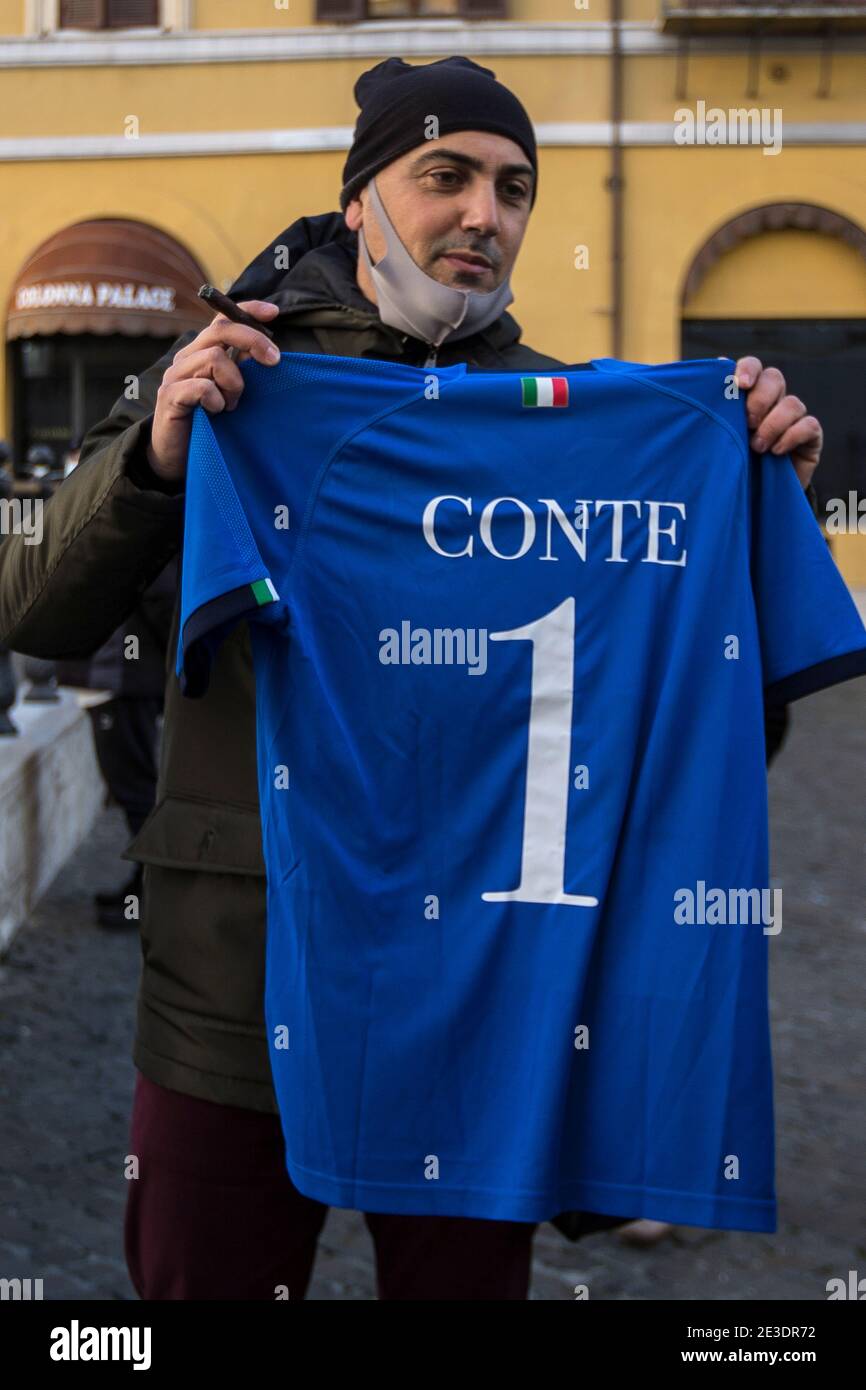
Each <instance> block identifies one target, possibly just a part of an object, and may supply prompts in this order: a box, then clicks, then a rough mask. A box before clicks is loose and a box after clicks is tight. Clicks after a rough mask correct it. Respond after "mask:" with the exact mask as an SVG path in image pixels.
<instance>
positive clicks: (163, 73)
mask: <svg viewBox="0 0 866 1390" xmlns="http://www.w3.org/2000/svg"><path fill="white" fill-rule="evenodd" d="M810 15H811V16H812V17H811V18H810ZM453 53H461V54H465V55H466V56H468V57H471V58H473V59H475V60H476V61H478V62H480V63H483V64H485V65H486V66H489V67H492V68H493V69H494V70H495V71H496V74H497V76H498V77H499V78H500V80H502V81H503V82H505V83H506V84H507V85H508V86H509V87H511V88H512V89H513V90H514V92H515V93H516V94H517V95H518V96H519V97H520V99H521V101H522V102H523V103H524V105H525V106H526V108H527V110H528V112H529V114H530V116H531V118H532V120H533V122H534V124H535V127H536V132H537V137H538V144H539V161H540V166H539V167H540V173H539V178H540V183H539V196H538V200H537V203H536V206H535V209H534V211H533V214H532V217H531V218H530V223H529V227H528V230H527V234H526V238H525V241H524V244H523V247H522V249H521V252H520V255H519V257H518V261H517V265H516V267H515V273H514V275H513V277H512V285H513V288H514V293H515V302H514V304H513V305H512V312H513V314H514V316H515V318H517V320H518V321H519V322H520V324H521V325H522V328H523V336H524V339H525V340H526V341H527V342H528V343H530V344H531V345H532V346H533V347H536V348H537V349H539V350H540V351H543V352H546V353H550V354H552V355H554V356H557V357H560V358H562V359H563V360H565V361H567V362H578V361H583V360H586V359H587V358H589V357H593V356H595V357H598V356H619V357H623V358H628V359H631V360H634V361H663V360H671V359H674V358H678V357H681V356H710V355H716V354H717V353H727V354H729V355H731V356H740V355H742V354H743V353H744V352H747V351H748V352H751V351H757V352H758V355H759V356H762V357H763V360H765V361H766V362H774V363H776V362H778V365H780V366H782V369H783V371H785V373H786V377H787V378H788V380H789V383H790V385H789V389H792V390H795V391H796V393H797V394H799V395H801V396H802V398H803V399H804V400H805V401H806V403H807V405H808V407H809V409H810V410H812V411H814V413H816V414H818V415H819V416H820V418H821V419H822V422H823V423H824V424H825V427H826V429H827V445H826V449H825V461H824V463H822V467H821V469H820V470H819V473H818V475H816V483H817V482H818V481H819V480H821V484H822V486H821V489H819V492H820V495H821V497H822V502H823V505H824V506H825V507H827V506H828V505H829V501H830V499H831V498H834V497H836V498H838V497H843V496H844V498H845V500H846V503H849V505H848V512H847V516H848V524H847V526H846V527H845V528H844V529H843V530H841V531H840V533H839V534H834V535H832V537H831V544H832V546H833V551H834V555H835V557H836V560H837V563H838V564H839V567H840V569H841V570H842V573H843V575H844V576H845V577H846V579H847V580H848V581H849V582H850V583H851V584H852V585H856V586H862V585H866V501H864V503H863V510H864V515H863V517H862V519H860V528H861V529H860V530H858V524H857V523H858V515H857V505H858V501H859V499H866V418H864V410H866V407H864V397H866V390H864V386H866V0H853V2H852V3H848V4H840V5H838V6H829V7H828V6H827V5H823V4H816V5H815V6H814V7H813V9H812V10H810V8H809V6H803V5H799V6H798V7H797V12H796V15H795V16H792V14H791V13H790V7H789V6H787V5H785V4H781V5H775V6H774V5H772V4H764V5H763V6H762V7H761V9H760V13H758V11H757V10H756V9H755V7H754V5H753V4H751V3H749V2H742V0H741V3H739V4H734V3H732V0H717V3H716V4H711V3H704V0H701V4H700V5H698V4H697V3H696V0H671V3H668V4H665V3H663V2H662V0H579V3H575V0H568V2H566V0H501V2H498V0H438V2H437V0H381V3H377V0H366V3H365V0H357V2H356V0H318V3H317V0H286V3H282V0H153V3H150V0H126V3H124V0H0V84H2V95H3V100H2V102H0V221H2V231H3V235H2V238H0V299H2V302H3V304H4V306H5V307H4V314H5V325H6V332H5V335H4V348H5V354H4V371H3V373H2V374H0V433H2V436H3V437H4V438H5V439H6V440H7V441H8V442H9V443H10V444H11V445H12V447H13V453H14V454H16V455H17V454H20V453H21V451H22V450H24V449H26V448H27V447H29V446H30V445H32V444H33V443H35V442H43V443H47V444H50V445H52V446H54V447H56V448H58V449H62V448H63V447H64V446H65V443H66V442H68V439H69V437H70V436H71V435H73V434H75V433H76V432H78V431H80V430H81V429H82V428H86V427H87V426H88V425H89V424H92V423H94V420H95V419H96V418H99V415H100V414H104V413H105V412H104V410H102V409H100V410H99V413H98V414H96V415H93V414H92V412H93V410H94V409H95V408H96V405H97V403H98V402H100V401H102V400H105V399H108V400H109V401H110V400H112V399H114V398H115V397H116V396H118V395H120V394H121V392H122V390H123V386H124V378H125V376H126V375H127V373H128V372H129V371H135V370H138V369H140V367H141V366H143V365H146V364H147V363H148V362H150V361H153V360H154V359H155V358H156V357H157V356H159V355H160V354H161V352H162V351H164V348H163V347H162V346H161V343H162V342H163V341H165V340H166V339H167V338H168V339H169V340H170V339H172V338H173V337H176V336H177V333H178V332H180V331H183V327H186V326H190V325H191V324H192V323H193V322H194V321H195V315H196V313H198V312H200V310H199V306H198V305H197V304H196V302H195V298H194V291H195V288H197V285H196V284H195V283H194V282H195V281H196V280H197V278H198V277H199V276H200V278H201V279H202V280H203V279H208V280H211V281H212V282H213V283H215V284H216V285H218V286H220V287H222V288H227V287H228V285H229V284H231V282H232V281H233V280H234V279H235V278H236V277H237V275H238V274H239V273H240V271H241V270H242V269H243V267H244V266H245V265H246V264H247V263H248V262H249V261H250V260H251V259H252V258H253V257H254V256H255V255H256V254H257V253H258V252H259V251H260V250H261V249H262V248H263V247H265V246H266V245H268V244H269V243H270V242H272V241H273V239H274V238H275V236H276V235H277V233H278V232H279V231H280V230H281V229H282V228H284V227H286V226H287V225H288V224H289V223H290V222H292V221H293V220H294V219H295V218H296V217H301V216H304V215H313V214H317V213H322V212H328V211H333V210H335V209H337V208H338V195H339V189H340V183H341V179H340V172H341V169H342V165H343V162H344V160H345V156H346V151H347V149H348V146H349V143H350V141H351V134H352V127H353V125H354V121H355V117H356V107H355V103H354V99H353V94H352V89H353V85H354V82H355V80H356V79H357V77H358V76H359V75H360V73H361V72H363V71H364V70H365V69H367V68H368V67H370V66H372V65H373V64H374V63H376V62H378V61H381V59H383V58H386V57H389V56H392V55H397V56H400V57H403V58H405V59H407V60H408V61H418V62H422V63H423V62H430V61H433V60H434V59H436V58H441V57H447V56H449V55H450V54H453ZM100 222H101V223H103V224H104V227H103V231H104V236H103V237H101V239H100V238H97V239H96V240H94V238H93V236H92V235H91V229H90V228H89V227H88V228H86V229H81V228H80V224H82V223H86V224H92V223H100ZM76 228H79V230H78V231H76V230H75V229H76ZM70 248H71V249H70ZM100 256H102V257H103V260H102V262H100V259H99V258H100ZM136 256H137V257H138V261H137V262H135V258H136ZM88 257H90V259H89V260H88ZM143 259H147V263H148V265H149V266H150V268H151V278H152V281H153V283H151V284H150V286H149V287H148V286H145V287H144V290H142V291H141V293H140V294H139V295H138V296H137V297H136V296H133V297H132V298H131V299H130V297H129V293H128V288H129V285H130V283H131V281H134V282H135V283H136V284H138V285H139V288H140V280H141V277H138V279H136V276H135V275H134V274H133V272H132V270H131V269H130V264H131V262H135V263H136V264H137V263H140V262H142V260H143ZM88 277H89V279H88ZM160 277H161V278H160ZM172 277H174V280H175V281H176V282H177V284H182V285H185V286H186V293H184V292H183V291H182V290H181V292H180V293H179V294H175V298H174V301H173V307H171V308H170V307H169V303H168V301H167V300H166V299H165V298H164V292H165V291H164V286H162V281H166V283H167V282H168V280H170V279H171V278H172ZM61 282H63V283H66V284H67V290H68V284H69V283H72V282H74V284H75V285H76V286H78V287H79V289H77V290H75V293H83V291H81V289H80V286H81V285H84V284H85V282H86V283H87V284H89V285H90V290H88V293H91V292H95V293H97V296H99V295H102V296H103V297H104V300H105V302H104V303H103V304H99V303H96V304H91V305H89V306H88V305H87V304H84V303H74V302H72V300H69V299H67V300H66V301H64V300H63V299H62V295H63V294H64V293H67V290H63V289H62V288H58V286H61ZM177 284H175V289H177ZM94 286H96V289H95V290H94ZM99 286H101V287H102V288H101V289H99V288H98V287H99ZM161 286H162V287H161ZM124 287H126V289H124ZM68 293H69V294H73V291H72V290H68ZM52 295H53V296H54V298H53V299H52ZM161 296H162V297H161ZM73 298H74V295H73ZM101 309H105V310H107V311H110V317H109V316H106V317H104V319H100V316H99V315H100V310H101ZM124 316H126V317H124ZM206 317H207V315H206V316H205V318H206ZM100 335H104V336H105V337H106V339H107V338H110V339H111V344H112V351H111V353H110V354H108V358H107V357H106V352H105V346H106V345H105V343H103V344H102V349H103V350H102V352H101V354H100V343H99V339H100ZM61 340H62V341H61ZM85 340H87V341H85ZM126 349H128V352H127V351H126ZM136 363H138V364H140V365H139V366H138V367H137V366H136V365H135V364H136ZM858 382H859V387H858ZM97 388H98V389H97ZM100 391H101V392H102V394H101V395H100ZM852 509H853V510H852Z"/></svg>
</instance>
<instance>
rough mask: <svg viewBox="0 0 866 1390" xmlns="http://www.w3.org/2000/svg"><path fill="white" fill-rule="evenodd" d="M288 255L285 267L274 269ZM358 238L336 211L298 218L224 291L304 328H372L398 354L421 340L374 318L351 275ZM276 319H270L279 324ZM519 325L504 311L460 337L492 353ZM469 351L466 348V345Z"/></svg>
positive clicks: (372, 307)
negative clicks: (262, 302) (264, 303)
mask: <svg viewBox="0 0 866 1390" xmlns="http://www.w3.org/2000/svg"><path fill="white" fill-rule="evenodd" d="M286 260H288V264H289V269H288V270H282V269H280V270H277V269H275V268H274V267H275V265H276V264H277V263H278V261H283V262H284V261H286ZM357 263H358V237H357V234H356V233H355V232H353V231H351V230H350V228H349V227H347V226H346V221H345V218H344V216H343V214H342V213H341V212H324V213H320V214H318V215H317V216H315V217H299V218H298V220H297V221H296V222H292V223H291V225H290V226H288V227H286V228H285V230H284V231H282V232H280V234H279V236H277V237H275V238H274V240H273V241H272V242H271V244H270V245H269V246H266V247H265V249H264V250H263V251H260V252H259V254H258V255H257V256H256V257H255V259H254V260H252V261H250V263H249V265H248V266H247V267H246V269H245V270H244V271H242V272H241V274H240V275H239V276H238V278H237V280H235V282H234V284H233V285H232V286H231V288H230V289H229V290H228V291H227V293H228V295H229V297H230V298H231V299H233V300H234V301H235V302H236V303H237V302H238V301H239V300H242V299H268V300H272V301H273V302H274V303H275V304H278V305H279V306H280V311H281V312H280V319H282V318H284V317H285V318H286V319H290V320H291V322H292V325H293V326H297V327H309V328H319V327H321V328H325V329H327V328H329V327H336V328H363V329H366V330H368V331H369V330H374V331H375V332H377V333H378V334H379V335H380V336H381V339H382V342H383V344H384V345H385V350H386V351H387V352H389V353H394V352H397V353H398V354H402V353H403V352H404V351H405V350H406V344H407V343H414V344H417V345H418V347H419V350H420V348H421V347H422V346H424V345H423V344H421V340H420V339H418V338H413V337H412V336H411V335H410V334H406V333H400V332H398V331H397V330H396V329H394V328H391V327H390V325H388V324H385V323H383V322H382V320H381V319H380V317H379V314H378V312H377V309H376V306H375V304H373V303H371V301H370V300H369V299H367V297H366V295H365V294H363V293H362V291H361V289H360V287H359V285H358V282H357V278H356V270H357ZM280 319H277V320H275V322H276V323H279V321H280ZM520 333H521V329H520V325H519V324H518V323H517V321H516V320H515V319H514V318H513V317H512V316H511V314H509V313H508V312H507V311H505V312H504V313H502V314H501V315H500V317H499V318H498V319H496V320H495V322H494V323H492V324H490V325H489V326H488V327H487V328H485V329H484V330H483V331H482V332H481V333H476V334H473V335H471V336H470V337H467V338H465V339H463V340H461V342H462V344H465V345H467V346H470V345H471V344H473V343H474V342H477V341H478V340H479V339H483V340H484V342H485V343H486V344H487V346H488V347H489V348H490V349H492V350H493V351H494V352H495V353H499V352H501V351H502V350H503V349H504V348H507V347H510V346H511V345H512V344H514V343H517V342H518V341H519V339H520ZM470 350H471V347H470Z"/></svg>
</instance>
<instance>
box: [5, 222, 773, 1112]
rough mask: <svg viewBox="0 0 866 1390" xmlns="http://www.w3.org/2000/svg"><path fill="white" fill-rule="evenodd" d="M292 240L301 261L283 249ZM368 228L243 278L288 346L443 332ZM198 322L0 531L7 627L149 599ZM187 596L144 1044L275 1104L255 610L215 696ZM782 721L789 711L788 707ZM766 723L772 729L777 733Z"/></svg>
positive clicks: (381, 343) (171, 695)
mask: <svg viewBox="0 0 866 1390" xmlns="http://www.w3.org/2000/svg"><path fill="white" fill-rule="evenodd" d="M279 246H287V247H288V248H289V264H290V267H291V268H290V269H289V270H288V271H274V269H273V266H274V259H275V257H274V251H275V249H276V248H277V247H279ZM356 256H357V239H356V238H355V236H354V234H352V233H349V232H348V230H347V229H346V226H345V222H344V220H343V218H342V216H341V215H340V214H339V213H331V214H323V215H322V216H320V217H312V218H302V219H300V220H299V221H298V222H295V223H293V224H292V226H291V227H289V228H287V229H286V230H285V231H284V232H283V233H281V235H280V236H279V237H278V238H276V239H275V242H274V244H273V245H272V246H271V247H267V248H265V250H264V251H263V252H262V253H261V255H260V256H258V257H257V258H256V260H255V261H253V262H252V263H251V265H250V266H249V267H248V268H247V270H246V271H245V272H244V274H243V275H242V276H241V277H240V279H239V280H238V281H237V282H236V283H235V285H233V286H232V288H231V290H230V294H231V297H232V298H233V299H235V300H241V299H247V298H258V299H271V300H273V301H274V302H275V303H277V304H279V306H280V309H281V313H280V315H279V317H278V318H277V319H276V320H275V321H273V322H272V324H271V327H272V328H273V330H274V332H275V335H276V340H277V343H278V345H279V347H280V348H281V349H282V350H283V351H284V352H323V353H331V354H336V355H340V356H344V357H375V358H380V359H389V360H392V361H403V362H407V363H410V364H412V365H417V366H421V365H423V363H424V361H425V358H426V356H427V352H428V347H427V345H426V344H424V343H422V342H420V341H419V340H418V339H416V338H412V337H409V336H407V335H405V334H401V333H398V332H397V331H396V330H394V329H392V328H390V327H388V326H387V325H385V324H383V323H382V321H381V320H380V318H379V316H378V314H377V312H376V309H375V306H374V305H373V304H371V303H370V301H369V300H367V299H366V298H365V297H364V295H363V294H362V293H361V291H360V289H359V288H358V285H357V282H356V279H355V267H356ZM195 336H196V332H195V331H190V332H188V333H186V334H184V335H183V336H182V337H180V338H179V339H178V340H177V342H175V343H174V344H173V345H172V347H171V348H170V349H169V351H168V352H167V353H166V354H165V356H164V357H162V358H160V360H159V361H158V362H155V363H154V365H153V366H152V367H150V368H149V369H148V371H146V372H145V373H144V374H143V376H142V377H141V380H140V384H139V397H138V399H137V400H127V399H126V397H125V396H124V397H120V398H119V399H118V400H117V401H116V403H115V405H114V406H113V407H112V410H111V412H110V414H109V415H108V416H107V417H106V418H105V419H104V420H101V421H100V422H99V423H98V424H96V425H94V427H93V428H92V429H91V430H90V431H89V432H88V434H87V436H86V438H85V440H84V445H83V448H82V450H81V455H80V461H79V464H78V467H77V468H76V469H75V470H74V472H72V473H71V474H70V476H69V477H68V478H67V479H66V480H65V481H64V482H63V483H62V484H61V486H60V487H59V488H58V489H57V491H56V493H55V495H54V497H53V498H52V499H51V502H50V503H49V505H48V506H47V507H46V509H45V517H44V535H43V542H42V544H41V545H38V546H32V545H31V546H26V545H24V544H23V543H22V542H23V537H21V536H17V535H12V536H10V537H9V538H8V539H7V540H6V542H5V543H4V544H3V545H2V546H0V642H5V643H6V644H7V645H8V646H9V647H11V648H12V649H13V650H14V651H18V652H23V653H29V654H31V655H34V656H40V657H47V658H60V657H84V656H88V655H90V654H91V653H93V652H95V651H96V650H97V649H98V648H99V647H100V646H101V645H102V644H103V643H104V642H105V641H106V639H107V638H108V637H109V636H110V634H111V633H112V632H114V630H115V629H116V628H117V627H118V626H119V625H121V624H122V623H123V622H124V621H125V620H126V619H127V618H128V616H129V614H130V613H132V612H133V610H134V609H135V608H136V607H137V606H138V604H139V602H140V599H141V595H142V593H143V592H144V590H145V589H146V588H147V587H148V585H149V584H150V583H151V582H152V580H154V579H155V577H156V575H157V574H158V573H159V572H160V571H161V570H162V568H163V567H164V566H165V565H166V563H167V562H168V561H169V560H170V559H171V557H172V556H173V555H175V554H176V553H177V551H178V549H179V548H180V547H181V546H182V542H183V509H184V498H183V492H182V489H179V488H177V487H173V486H171V485H166V484H162V483H161V482H160V480H159V479H157V478H156V477H155V475H154V474H153V473H152V472H151V471H150V469H149V467H148V464H147V459H146V447H147V441H148V437H149V429H150V424H151V421H152V418H153V411H154V409H155V402H156V393H157V389H158V387H159V385H160V382H161V380H162V376H163V373H164V372H165V370H166V368H167V367H168V366H169V365H170V364H171V362H172V359H173V357H174V355H175V353H176V352H177V351H178V350H179V349H180V348H181V347H184V346H185V345H186V344H187V343H189V342H190V341H192V339H193V338H194V337H195ZM438 361H439V363H440V365H442V366H450V365H452V364H453V363H455V362H458V361H467V362H470V363H475V364H477V365H478V366H480V367H483V368H489V369H494V370H495V369H500V370H508V371H513V370H520V371H531V372H535V371H538V370H550V369H554V368H557V367H562V366H564V365H566V364H564V363H562V362H560V361H559V360H558V359H556V358H553V357H546V356H544V355H542V354H541V353H537V352H534V351H533V350H532V349H531V348H529V347H526V346H524V345H523V344H521V342H520V328H519V326H518V324H517V323H516V322H515V320H514V319H513V318H512V317H511V315H510V314H508V313H503V314H502V316H501V317H500V318H499V319H498V320H497V321H496V322H495V323H494V324H493V325H492V326H491V327H490V328H488V329H486V330H485V331H484V332H482V333H479V334H476V335H473V336H472V337H469V338H466V339H462V340H460V341H458V342H456V343H454V344H453V345H450V346H445V347H444V348H442V349H441V351H440V353H439V358H438ZM178 611H179V610H178V604H177V602H176V603H175V606H174V617H173V621H172V627H171V633H170V637H169V643H168V649H167V653H166V666H165V670H166V691H165V722H164V727H163V737H162V749H161V757H160V767H159V780H158V783H157V797H156V804H155V807H154V809H153V811H152V813H151V815H150V816H149V818H148V819H147V821H146V822H145V824H144V826H143V827H142V829H141V830H140V831H139V833H138V835H136V836H135V838H134V839H133V841H132V843H131V844H130V845H129V847H128V848H127V850H126V852H125V855H124V857H125V858H127V859H131V860H135V861H137V862H139V863H141V864H143V865H144V876H143V890H142V902H141V922H140V929H141V950H142V974H141V982H140V987H139V997H138V1014H137V1027H136V1036H135V1043H134V1048H133V1060H134V1062H135V1065H136V1066H137V1067H138V1068H139V1069H140V1070H141V1071H142V1072H143V1073H144V1074H145V1075H146V1076H148V1077H149V1078H150V1079H151V1080H153V1081H155V1082H157V1083H158V1084H160V1085H162V1086H167V1087H169V1088H170V1089H172V1090H176V1091H181V1092H184V1093H186V1094H187V1095H192V1096H198V1097H200V1098H202V1099H204V1100H210V1101H216V1102H219V1103H222V1104H227V1105H237V1106H241V1107H244V1108H247V1109H251V1110H260V1111H267V1112H271V1113H277V1106H276V1101H275V1098H274V1093H273V1089H272V1085H271V1075H270V1064H269V1058H268V1050H267V1045H266V1040H265V1028H264V1018H263V998H264V957H265V886H266V885H265V867H264V863H263V860H262V846H261V832H260V825H259V806H258V788H257V783H256V748H255V707H254V675H253V666H252V656H251V648H250V641H249V633H248V630H247V626H246V624H245V623H240V624H239V625H238V626H237V627H236V628H235V630H234V632H233V633H232V635H231V636H230V637H229V638H228V639H227V640H226V641H225V642H224V644H223V645H222V647H221V648H220V651H219V654H218V656H217V658H216V662H215V665H214V668H213V672H212V675H211V680H210V684H209V687H208V691H207V693H206V695H205V696H204V697H203V698H202V699H197V700H189V699H185V698H184V697H183V696H181V694H180V691H179V687H178V683H177V680H176V678H175V675H174V653H175V646H176V642H177V626H178ZM776 724H778V716H776ZM779 738H780V734H779V733H775V734H774V733H772V732H771V726H770V724H769V723H768V744H769V743H770V741H771V740H772V742H773V744H776V743H777V742H778V741H779Z"/></svg>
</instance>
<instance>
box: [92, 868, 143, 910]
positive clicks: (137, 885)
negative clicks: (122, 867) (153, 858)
mask: <svg viewBox="0 0 866 1390" xmlns="http://www.w3.org/2000/svg"><path fill="white" fill-rule="evenodd" d="M140 892H141V865H140V864H136V866H135V872H134V873H133V874H132V875H131V877H130V878H129V879H127V881H126V883H124V884H123V885H122V886H121V887H120V888H112V889H111V891H110V892H105V893H94V895H93V901H94V902H95V903H96V906H97V907H116V906H117V905H118V904H119V905H120V906H121V907H123V900H124V898H126V897H128V896H129V894H130V893H140Z"/></svg>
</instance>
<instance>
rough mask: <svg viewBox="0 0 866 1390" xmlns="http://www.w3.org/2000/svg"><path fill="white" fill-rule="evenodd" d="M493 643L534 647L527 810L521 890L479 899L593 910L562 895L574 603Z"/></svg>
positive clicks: (587, 902)
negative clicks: (564, 904)
mask: <svg viewBox="0 0 866 1390" xmlns="http://www.w3.org/2000/svg"><path fill="white" fill-rule="evenodd" d="M489 637H490V640H491V642H531V643H532V678H531V698H530V705H529V744H528V751H527V761H526V802H525V806H524V812H523V848H522V851H521V858H520V883H519V884H518V886H517V887H516V888H512V889H510V890H509V891H508V892H501V893H482V894H481V896H482V898H483V899H484V901H485V902H488V903H503V902H518V903H567V904H570V905H571V906H572V907H597V906H598V898H590V897H583V896H580V895H578V894H575V893H566V891H565V830H566V818H567V814H568V784H569V767H570V763H571V724H572V706H573V702H574V599H573V598H567V599H565V600H564V601H563V602H562V603H561V604H560V605H559V607H558V608H553V609H551V611H550V612H549V613H545V615H544V617H542V618H537V619H536V621H535V622H533V623H527V624H526V625H525V626H524V627H516V628H514V629H512V631H511V632H491V633H490V634H489Z"/></svg>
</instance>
